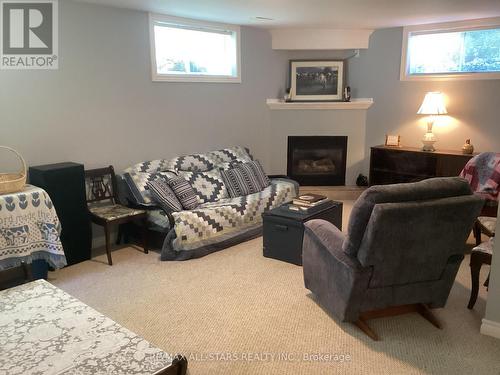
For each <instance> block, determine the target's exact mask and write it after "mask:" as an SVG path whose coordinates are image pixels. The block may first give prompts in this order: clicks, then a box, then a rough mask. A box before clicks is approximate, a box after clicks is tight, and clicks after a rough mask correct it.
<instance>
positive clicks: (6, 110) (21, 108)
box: [0, 1, 286, 170]
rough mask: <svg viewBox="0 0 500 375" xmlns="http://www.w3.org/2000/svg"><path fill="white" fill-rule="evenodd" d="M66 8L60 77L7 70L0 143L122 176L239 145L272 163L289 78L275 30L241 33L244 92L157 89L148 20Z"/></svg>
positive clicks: (209, 86) (0, 82)
mask: <svg viewBox="0 0 500 375" xmlns="http://www.w3.org/2000/svg"><path fill="white" fill-rule="evenodd" d="M59 4H60V55H61V61H60V65H59V66H60V69H59V70H57V71H0V114H1V115H0V116H1V117H0V144H6V145H10V146H12V147H14V148H16V149H17V150H19V151H20V152H21V153H22V154H23V155H24V156H25V158H26V160H27V161H28V163H29V164H32V165H33V164H42V163H50V162H58V161H63V160H72V161H77V162H83V163H85V165H86V167H96V166H102V165H107V164H114V165H115V167H116V168H117V169H118V170H119V169H122V168H125V167H127V166H129V165H131V164H132V163H135V162H139V161H143V160H148V159H154V158H160V157H170V156H175V155H178V154H182V153H190V152H201V151H205V150H209V149H214V148H218V147H223V146H228V145H233V144H244V145H247V146H249V147H250V148H251V150H252V151H253V152H254V153H255V154H256V155H257V157H260V158H265V157H266V154H265V152H266V150H265V145H264V143H263V140H264V138H265V137H264V136H263V131H264V130H265V129H267V116H268V113H267V107H266V105H265V99H266V98H267V97H275V96H276V95H277V93H278V91H279V90H280V88H281V87H282V86H284V84H283V82H284V80H285V78H286V76H285V74H286V55H285V54H284V53H281V54H280V53H277V52H274V51H272V50H271V40H270V36H269V34H268V32H267V31H264V30H258V29H253V28H243V29H242V47H243V48H242V83H241V84H218V83H165V82H152V81H151V68H150V49H149V33H148V17H147V14H146V13H143V12H137V11H131V10H124V9H118V8H108V7H104V6H97V5H88V4H81V3H73V2H68V1H64V2H59ZM282 63H283V64H282ZM3 155H4V154H3V153H2V156H0V158H2V159H3V162H6V160H5V158H4V157H3ZM2 159H0V160H2Z"/></svg>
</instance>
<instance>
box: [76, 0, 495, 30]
mask: <svg viewBox="0 0 500 375" xmlns="http://www.w3.org/2000/svg"><path fill="white" fill-rule="evenodd" d="M78 1H82V2H88V3H96V4H104V5H110V6H116V7H121V8H130V9H138V10H143V11H149V12H157V13H164V14H169V15H173V16H178V17H186V18H194V19H201V20H208V21H218V22H225V23H233V24H239V25H250V26H257V27H263V28H281V27H291V28H292V27H329V28H346V29H359V28H362V29H363V28H364V29H380V28H387V27H395V26H406V25H417V24H423V23H435V22H446V21H457V20H466V19H474V18H488V17H498V16H500V0H78ZM255 17H266V18H271V19H273V20H271V21H269V20H258V19H256V18H255Z"/></svg>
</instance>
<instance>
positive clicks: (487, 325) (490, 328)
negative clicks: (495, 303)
mask: <svg viewBox="0 0 500 375" xmlns="http://www.w3.org/2000/svg"><path fill="white" fill-rule="evenodd" d="M481 333H482V334H483V335H487V336H492V337H495V338H497V339H500V323H498V322H494V321H492V320H488V319H483V323H482V324H481Z"/></svg>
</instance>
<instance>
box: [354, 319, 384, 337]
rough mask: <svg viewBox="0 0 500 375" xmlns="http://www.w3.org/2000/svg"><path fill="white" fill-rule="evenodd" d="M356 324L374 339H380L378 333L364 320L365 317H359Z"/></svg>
mask: <svg viewBox="0 0 500 375" xmlns="http://www.w3.org/2000/svg"><path fill="white" fill-rule="evenodd" d="M354 324H355V325H356V326H357V327H358V328H359V329H360V330H362V331H363V332H364V333H365V334H366V335H368V336H369V337H370V338H371V339H372V340H373V341H379V337H378V335H377V334H376V333H375V331H373V330H372V329H371V328H370V326H369V325H368V323H367V322H366V320H364V319H363V318H359V319H358V320H357V321H355V322H354Z"/></svg>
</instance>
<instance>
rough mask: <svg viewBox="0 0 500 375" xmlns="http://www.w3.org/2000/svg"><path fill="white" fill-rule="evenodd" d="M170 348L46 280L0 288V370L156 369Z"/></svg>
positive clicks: (48, 374)
mask: <svg viewBox="0 0 500 375" xmlns="http://www.w3.org/2000/svg"><path fill="white" fill-rule="evenodd" d="M171 363H172V358H171V356H170V355H169V354H167V353H165V352H163V351H162V350H160V349H158V348H155V347H154V346H152V345H151V344H150V343H149V342H147V341H146V340H144V339H143V338H141V337H139V336H137V335H136V334H135V333H133V332H131V331H129V330H128V329H126V328H124V327H122V326H120V325H119V324H117V323H115V322H114V321H112V320H111V319H109V318H107V317H105V316H104V315H102V314H100V313H98V312H97V311H95V310H94V309H92V308H91V307H90V306H87V305H86V304H84V303H82V302H80V301H79V300H77V299H75V298H73V297H72V296H70V295H69V294H67V293H65V292H64V291H62V290H61V289H58V288H56V287H55V286H53V285H51V284H49V283H48V282H46V281H45V280H38V281H34V282H31V283H28V284H24V285H21V286H18V287H15V288H11V289H7V290H4V291H0V374H9V375H15V374H19V375H30V374H44V375H52V374H53V375H56V374H57V375H100V374H102V375H104V374H117V375H118V374H130V375H133V374H137V375H139V374H141V375H145V374H155V373H156V372H157V371H159V370H161V369H164V368H166V367H168V366H170V364H171Z"/></svg>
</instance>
